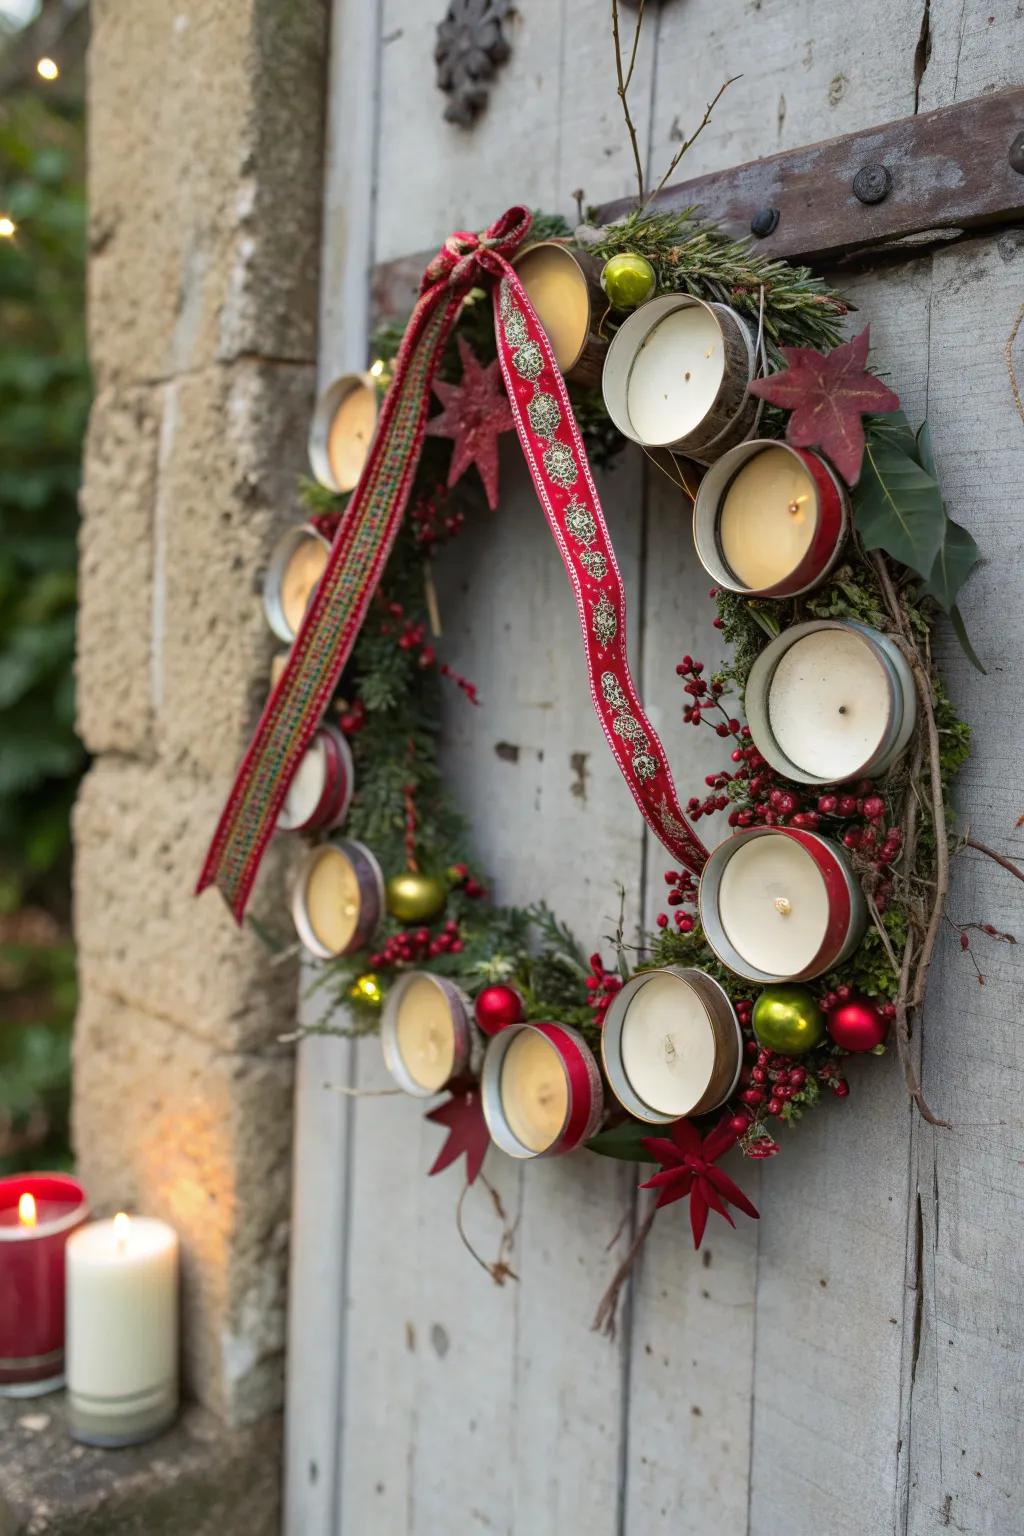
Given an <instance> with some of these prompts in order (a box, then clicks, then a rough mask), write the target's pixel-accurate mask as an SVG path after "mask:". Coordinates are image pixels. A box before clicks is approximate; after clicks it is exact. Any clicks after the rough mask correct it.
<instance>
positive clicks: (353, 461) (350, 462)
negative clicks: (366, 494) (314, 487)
mask: <svg viewBox="0 0 1024 1536" xmlns="http://www.w3.org/2000/svg"><path fill="white" fill-rule="evenodd" d="M376 424H377V392H376V390H375V389H374V388H373V386H372V385H371V384H357V385H356V386H355V387H354V388H353V389H350V390H349V392H348V394H347V395H346V396H345V398H344V399H343V400H342V402H341V404H340V405H339V406H338V409H337V411H336V412H335V413H334V420H333V421H332V422H331V428H330V431H329V432H328V434H327V462H328V463H329V464H330V466H331V472H332V474H333V475H334V478H335V480H336V481H337V482H338V489H339V490H342V491H350V490H352V488H353V486H354V485H355V484H356V481H357V480H358V479H359V476H360V475H361V474H362V472H363V465H364V464H365V463H366V455H367V454H368V453H369V451H370V440H371V439H372V437H373V429H374V427H375V426H376Z"/></svg>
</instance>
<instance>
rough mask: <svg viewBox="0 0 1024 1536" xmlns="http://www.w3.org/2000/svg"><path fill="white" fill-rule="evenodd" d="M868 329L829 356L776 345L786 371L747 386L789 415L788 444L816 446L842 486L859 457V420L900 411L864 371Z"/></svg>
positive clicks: (856, 471)
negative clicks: (870, 414)
mask: <svg viewBox="0 0 1024 1536" xmlns="http://www.w3.org/2000/svg"><path fill="white" fill-rule="evenodd" d="M870 330H871V327H870V326H867V325H866V326H865V327H864V329H863V330H862V331H861V333H860V335H859V336H855V337H854V338H853V340H852V341H844V342H843V344H842V346H841V347H834V348H833V350H832V351H831V352H815V350H814V348H813V347H782V348H781V349H780V350H781V352H782V355H783V357H784V358H785V359H786V364H787V366H786V368H785V369H784V370H783V371H782V372H781V373H773V374H772V375H771V377H770V378H767V379H756V380H755V381H754V383H753V384H751V386H750V388H751V391H752V393H753V394H755V395H760V396H761V399H762V400H767V401H769V402H770V403H771V404H772V405H780V406H781V407H782V409H783V410H785V411H792V413H793V414H792V416H790V418H789V422H788V424H787V426H786V437H787V439H788V440H789V442H791V443H792V444H793V446H794V448H820V449H821V451H822V452H823V453H824V454H826V455H827V456H828V458H830V459H831V460H832V463H833V464H834V465H835V467H836V469H837V470H838V471H839V473H840V474H841V475H842V477H843V479H844V480H845V481H846V483H847V485H856V484H857V480H858V478H859V476H860V465H861V460H862V459H863V457H864V423H863V422H862V421H861V417H862V416H863V415H865V414H866V413H868V412H873V411H879V412H882V413H885V412H887V411H898V410H899V408H900V398H899V395H896V394H894V393H893V391H892V390H891V389H889V388H888V387H887V386H886V385H885V384H883V383H882V381H881V379H877V378H876V377H875V375H874V374H873V373H868V372H867V370H866V368H865V367H864V364H865V363H866V362H867V360H868V346H869V344H870V335H869V332H870Z"/></svg>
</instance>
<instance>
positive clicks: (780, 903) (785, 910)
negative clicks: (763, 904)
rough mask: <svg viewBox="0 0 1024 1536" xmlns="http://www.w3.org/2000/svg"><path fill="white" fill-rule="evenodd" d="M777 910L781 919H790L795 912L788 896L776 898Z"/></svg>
mask: <svg viewBox="0 0 1024 1536" xmlns="http://www.w3.org/2000/svg"><path fill="white" fill-rule="evenodd" d="M775 910H776V912H778V914H779V916H780V917H788V916H789V914H790V913H791V912H792V910H793V904H792V902H791V901H790V899H789V897H788V896H776V898H775Z"/></svg>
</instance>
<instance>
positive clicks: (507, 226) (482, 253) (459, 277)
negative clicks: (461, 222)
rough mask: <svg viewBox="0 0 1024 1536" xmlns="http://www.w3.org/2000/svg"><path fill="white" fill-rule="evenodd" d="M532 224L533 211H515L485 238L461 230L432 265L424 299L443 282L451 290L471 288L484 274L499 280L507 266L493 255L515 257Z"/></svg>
mask: <svg viewBox="0 0 1024 1536" xmlns="http://www.w3.org/2000/svg"><path fill="white" fill-rule="evenodd" d="M530 223H531V216H530V213H529V210H528V209H526V208H520V207H515V208H509V209H508V211H507V212H506V213H503V214H502V216H501V218H500V219H495V221H494V223H493V224H492V225H491V226H490V228H489V229H485V230H484V231H483V232H482V233H481V234H474V233H473V231H472V230H469V229H457V230H456V231H455V233H454V234H452V235H449V236H448V238H447V240H446V241H445V242H444V245H442V247H441V249H440V250H439V251H438V253H437V255H436V256H435V257H434V258H433V260H432V261H431V262H429V263H428V265H427V270H426V271H425V272H424V274H423V277H422V279H421V281H420V296H421V297H422V296H423V295H424V294H427V293H429V292H430V290H431V289H432V288H434V287H435V286H436V285H437V284H438V283H441V282H445V283H447V285H448V287H449V288H452V287H457V288H462V287H466V288H471V287H473V286H474V284H475V283H476V282H477V281H478V280H479V279H480V278H481V277H482V276H483V274H484V272H488V273H490V275H491V276H492V277H493V276H496V275H497V274H499V273H500V272H502V271H503V270H504V265H505V262H504V261H503V260H498V261H496V260H495V259H494V257H493V255H492V254H491V253H492V252H497V254H498V256H499V257H504V258H505V259H507V258H509V257H510V256H514V255H515V253H516V251H517V250H518V249H519V247H520V245H521V244H522V243H523V241H524V240H525V239H526V236H527V235H528V234H529V231H530Z"/></svg>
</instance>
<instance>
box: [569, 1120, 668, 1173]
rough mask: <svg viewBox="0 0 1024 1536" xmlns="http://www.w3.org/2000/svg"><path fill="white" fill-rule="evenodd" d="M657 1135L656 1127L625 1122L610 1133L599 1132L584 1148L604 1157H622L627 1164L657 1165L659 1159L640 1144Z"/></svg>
mask: <svg viewBox="0 0 1024 1536" xmlns="http://www.w3.org/2000/svg"><path fill="white" fill-rule="evenodd" d="M655 1135H657V1128H656V1127H655V1126H651V1125H642V1124H641V1123H640V1121H639V1120H624V1121H623V1122H622V1124H621V1125H616V1126H614V1127H613V1128H612V1129H611V1130H610V1131H598V1133H597V1135H596V1136H591V1138H590V1140H589V1141H587V1142H584V1146H586V1147H588V1148H589V1149H590V1151H591V1152H599V1153H600V1154H601V1156H602V1157H620V1158H622V1159H623V1161H624V1162H627V1163H656V1162H657V1161H658V1159H657V1158H656V1157H652V1156H651V1154H650V1152H648V1150H647V1148H646V1147H644V1146H641V1144H640V1143H641V1140H642V1138H643V1137H645V1136H655Z"/></svg>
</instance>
